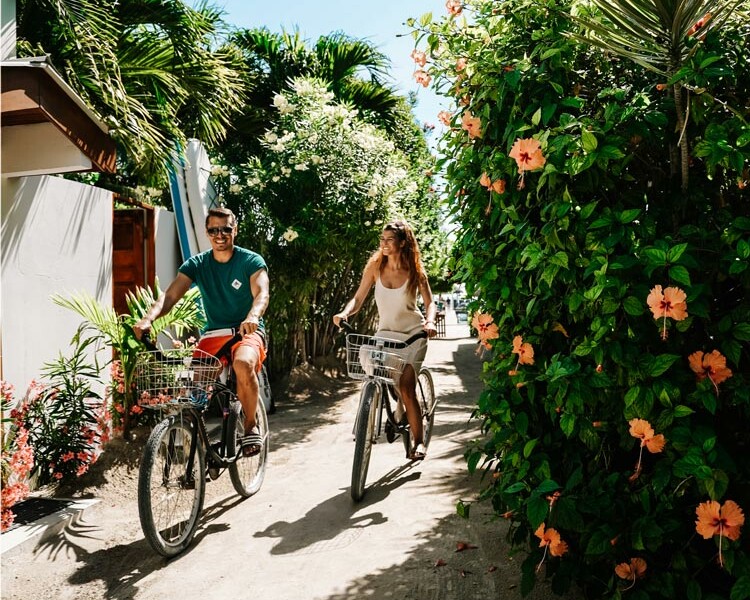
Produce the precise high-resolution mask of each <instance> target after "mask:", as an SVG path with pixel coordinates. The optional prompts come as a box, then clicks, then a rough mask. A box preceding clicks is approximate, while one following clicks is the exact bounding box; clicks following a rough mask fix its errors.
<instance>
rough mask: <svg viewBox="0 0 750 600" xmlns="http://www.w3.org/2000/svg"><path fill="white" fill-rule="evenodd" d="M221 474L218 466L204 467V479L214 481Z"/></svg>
mask: <svg viewBox="0 0 750 600" xmlns="http://www.w3.org/2000/svg"><path fill="white" fill-rule="evenodd" d="M219 475H221V469H220V468H219V467H208V468H207V469H206V481H216V480H217V479H218V478H219Z"/></svg>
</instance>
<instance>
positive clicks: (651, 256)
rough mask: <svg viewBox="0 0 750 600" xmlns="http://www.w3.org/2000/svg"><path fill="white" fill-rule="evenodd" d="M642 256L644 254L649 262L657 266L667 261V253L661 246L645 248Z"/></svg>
mask: <svg viewBox="0 0 750 600" xmlns="http://www.w3.org/2000/svg"><path fill="white" fill-rule="evenodd" d="M643 256H645V257H646V258H647V259H648V261H649V262H651V263H655V264H657V265H659V266H661V265H663V264H664V263H666V262H667V253H666V252H665V251H664V250H662V249H661V248H645V249H644V250H643Z"/></svg>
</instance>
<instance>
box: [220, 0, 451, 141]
mask: <svg viewBox="0 0 750 600" xmlns="http://www.w3.org/2000/svg"><path fill="white" fill-rule="evenodd" d="M212 4H214V5H215V6H218V7H220V8H223V9H224V11H225V12H226V14H225V16H224V19H225V21H227V22H228V23H230V24H232V25H234V26H237V27H241V28H248V29H249V28H253V27H267V28H268V29H269V30H271V31H276V32H278V31H281V30H282V29H285V30H286V31H290V32H291V31H294V28H295V27H297V28H298V29H299V31H300V34H301V35H302V37H303V38H305V39H308V40H311V41H315V40H317V38H318V37H320V36H321V35H326V34H328V33H332V32H334V31H343V32H344V33H346V34H348V35H350V36H352V37H355V38H360V39H366V40H368V41H370V42H372V43H373V44H375V45H376V46H377V47H378V49H379V50H380V51H381V52H383V53H384V54H385V55H387V56H388V57H389V58H390V60H391V75H392V77H393V82H392V83H393V85H394V87H395V88H396V89H397V90H398V91H399V92H400V93H403V94H404V95H406V94H407V93H408V92H410V91H413V92H416V94H417V101H418V104H417V107H416V108H415V110H414V113H415V115H416V116H417V119H419V121H421V122H423V123H431V124H433V125H437V127H438V128H439V127H440V124H439V123H438V120H437V113H438V112H439V111H440V110H442V108H443V107H444V106H447V100H445V99H441V98H439V97H438V96H437V95H435V94H434V93H433V92H432V90H430V89H428V88H423V87H422V86H421V85H418V84H417V83H416V82H415V81H414V79H413V77H412V74H413V73H414V70H415V65H414V61H413V60H412V59H411V58H410V57H409V54H411V51H412V50H413V49H414V39H413V38H412V36H411V35H410V30H409V28H408V27H407V26H406V20H407V19H408V18H409V17H414V18H419V17H421V16H422V15H423V14H424V13H427V12H432V14H433V15H434V16H435V18H437V17H438V16H442V15H443V14H444V13H445V10H446V9H445V0H364V1H361V2H357V1H356V0H270V1H268V0H266V1H264V2H259V1H258V0H214V1H213V2H212ZM436 132H437V129H436ZM433 135H434V134H433Z"/></svg>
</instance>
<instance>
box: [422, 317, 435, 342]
mask: <svg viewBox="0 0 750 600" xmlns="http://www.w3.org/2000/svg"><path fill="white" fill-rule="evenodd" d="M422 329H424V330H425V332H426V333H427V337H428V338H430V339H432V338H434V337H435V336H436V335H437V327H435V322H434V321H425V323H424V326H423V327H422Z"/></svg>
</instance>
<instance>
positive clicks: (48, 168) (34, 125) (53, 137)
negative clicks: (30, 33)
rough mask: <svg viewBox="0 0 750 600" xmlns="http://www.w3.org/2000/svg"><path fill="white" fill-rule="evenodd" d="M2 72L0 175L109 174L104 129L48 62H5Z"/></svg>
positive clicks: (112, 161)
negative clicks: (86, 172)
mask: <svg viewBox="0 0 750 600" xmlns="http://www.w3.org/2000/svg"><path fill="white" fill-rule="evenodd" d="M0 68H2V78H1V79H0V82H1V86H2V115H1V119H2V120H1V121H0V123H1V124H2V175H3V177H20V176H24V175H42V174H57V173H69V172H81V171H101V172H106V173H114V172H115V169H116V157H117V154H116V145H115V142H114V140H113V139H112V138H111V137H110V136H109V133H108V131H109V130H108V128H107V126H106V125H105V124H104V123H102V121H101V120H100V119H99V118H98V117H97V115H96V114H95V113H94V112H93V111H92V110H91V109H90V108H89V107H88V106H86V104H85V103H84V102H83V100H82V99H81V98H80V97H79V96H78V94H77V93H76V92H75V91H74V90H73V89H72V88H71V87H70V86H69V85H68V84H67V83H66V82H65V80H63V79H62V77H60V75H59V74H58V73H57V72H56V71H55V70H54V68H53V67H52V65H51V64H50V63H49V61H48V59H47V57H39V58H23V59H10V60H4V61H2V62H0Z"/></svg>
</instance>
